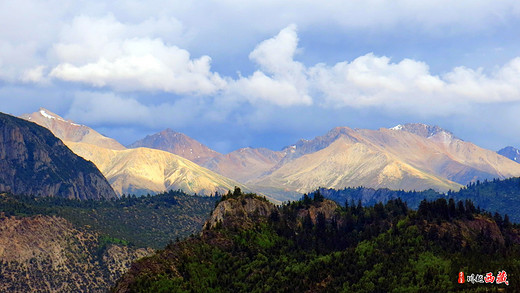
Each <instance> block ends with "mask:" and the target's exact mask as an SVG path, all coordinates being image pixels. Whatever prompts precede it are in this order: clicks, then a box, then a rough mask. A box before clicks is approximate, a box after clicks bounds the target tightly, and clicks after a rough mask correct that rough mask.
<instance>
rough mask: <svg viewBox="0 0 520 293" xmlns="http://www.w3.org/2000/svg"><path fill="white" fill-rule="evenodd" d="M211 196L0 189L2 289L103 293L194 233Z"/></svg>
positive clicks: (207, 211) (209, 206)
mask: <svg viewBox="0 0 520 293" xmlns="http://www.w3.org/2000/svg"><path fill="white" fill-rule="evenodd" d="M216 200H217V198H215V197H201V196H193V195H187V194H184V193H182V192H174V191H170V192H168V193H164V194H160V195H156V196H143V197H135V196H132V197H126V196H125V197H122V198H118V199H114V200H97V201H92V200H89V201H78V200H71V199H64V198H58V197H43V198H42V197H30V196H24V195H13V194H9V193H0V292H106V291H107V289H108V288H109V287H111V286H112V285H113V284H114V281H115V280H117V279H118V278H119V276H121V274H123V273H124V272H126V270H127V269H128V268H129V266H130V263H131V261H133V260H135V259H137V258H140V257H143V256H146V255H149V254H151V253H152V252H153V250H152V248H155V249H158V248H161V247H164V246H165V245H167V244H168V243H170V242H172V241H173V240H175V239H179V238H184V237H186V236H188V235H190V234H193V233H198V232H199V231H200V230H201V229H202V226H203V224H204V222H205V220H206V219H207V217H208V216H209V215H210V213H211V210H212V209H213V208H214V207H215V202H216Z"/></svg>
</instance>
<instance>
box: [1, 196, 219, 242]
mask: <svg viewBox="0 0 520 293" xmlns="http://www.w3.org/2000/svg"><path fill="white" fill-rule="evenodd" d="M217 199H218V198H215V197H208V196H193V195H188V194H185V193H183V192H180V191H169V192H167V193H162V194H158V195H154V196H141V197H135V196H131V197H126V196H125V197H121V198H118V199H116V200H100V201H77V200H69V199H62V198H53V197H46V198H36V197H28V196H23V195H13V194H7V193H6V194H0V211H2V212H3V213H4V214H5V215H6V216H17V217H27V216H37V215H48V216H58V217H61V218H64V219H66V220H67V221H69V222H70V223H72V224H73V225H74V226H75V227H80V228H85V229H88V230H89V231H93V232H95V233H99V234H101V235H105V236H108V237H111V238H117V239H121V241H124V242H127V243H130V244H132V245H135V246H137V247H151V248H155V249H159V248H161V247H164V246H165V245H166V244H168V242H170V241H172V240H174V239H176V238H184V237H187V236H188V235H190V234H193V233H198V232H199V231H200V230H201V229H202V226H203V225H204V222H205V221H206V219H207V217H208V215H209V214H210V213H211V211H212V210H213V208H214V207H215V202H216V201H217ZM5 241H8V240H5Z"/></svg>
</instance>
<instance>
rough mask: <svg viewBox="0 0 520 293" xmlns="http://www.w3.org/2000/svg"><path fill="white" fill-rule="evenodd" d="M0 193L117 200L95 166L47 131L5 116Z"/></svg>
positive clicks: (0, 122)
mask: <svg viewBox="0 0 520 293" xmlns="http://www.w3.org/2000/svg"><path fill="white" fill-rule="evenodd" d="M0 191H7V192H12V193H15V194H27V195H34V196H58V197H65V198H76V199H81V200H86V199H102V198H105V199H109V198H115V197H116V194H115V193H114V190H113V189H112V187H111V186H110V184H109V183H108V181H107V180H106V179H105V177H104V176H103V175H102V174H101V172H99V170H98V169H97V168H96V166H95V165H94V164H93V163H92V162H89V161H86V160H85V159H83V158H81V157H79V156H77V155H76V154H74V153H73V152H72V151H71V150H70V149H69V148H67V147H66V146H65V145H64V144H63V142H62V141H61V140H59V139H58V138H56V137H55V136H54V135H53V134H52V133H51V132H50V131H49V130H48V129H46V128H44V127H41V126H39V125H37V124H35V123H32V122H28V121H25V120H23V119H19V118H16V117H13V116H10V115H7V114H3V113H0Z"/></svg>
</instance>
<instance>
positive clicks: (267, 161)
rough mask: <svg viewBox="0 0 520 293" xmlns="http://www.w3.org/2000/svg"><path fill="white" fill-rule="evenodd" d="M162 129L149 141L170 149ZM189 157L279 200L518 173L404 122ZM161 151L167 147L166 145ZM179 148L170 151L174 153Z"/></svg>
mask: <svg viewBox="0 0 520 293" xmlns="http://www.w3.org/2000/svg"><path fill="white" fill-rule="evenodd" d="M171 135H175V136H176V137H179V134H177V133H175V132H172V131H163V132H161V133H160V135H159V134H156V135H153V136H150V137H154V140H153V142H154V143H153V144H146V143H145V141H144V140H141V141H140V143H139V144H138V145H140V146H146V147H151V148H159V149H162V150H165V151H168V150H169V149H173V148H174V147H172V146H169V143H168V142H171V141H173V139H172V138H170V137H169V136H171ZM182 145H185V146H189V154H190V156H192V157H197V158H206V160H201V159H198V161H197V162H198V163H199V164H201V165H202V166H205V167H207V168H208V169H211V170H213V171H215V172H217V173H219V174H222V175H224V176H227V177H229V178H233V179H235V180H237V181H239V182H242V183H244V184H245V185H246V186H249V187H250V188H252V189H254V190H257V191H262V192H264V193H266V194H273V195H274V196H275V197H277V198H278V199H281V200H286V199H291V198H292V197H294V196H295V194H301V193H305V192H309V191H312V190H314V189H316V188H319V187H327V188H344V187H356V186H367V187H372V188H391V189H403V190H425V189H429V188H432V189H435V190H438V191H443V192H445V191H448V190H450V189H451V190H458V189H459V188H461V187H462V186H464V185H466V184H468V183H469V182H474V181H476V180H485V179H493V178H508V177H512V176H520V168H519V167H520V166H519V165H518V164H515V163H514V162H511V161H510V160H508V159H507V158H505V157H504V156H502V155H500V154H497V153H495V152H493V151H491V150H487V149H484V148H480V147H478V146H477V145H475V144H473V143H470V142H465V141H463V140H461V139H460V138H457V137H456V136H454V135H453V134H452V133H451V132H449V131H447V130H444V129H442V128H440V127H438V126H429V125H425V124H419V123H409V124H404V125H398V126H396V127H393V128H390V129H386V128H381V129H379V130H368V129H351V128H348V127H337V128H334V129H332V130H331V131H329V132H328V133H326V134H325V135H323V136H318V137H316V138H314V139H312V140H300V141H298V142H296V143H295V144H293V145H290V146H288V147H286V148H284V149H283V150H281V151H272V150H268V149H262V148H258V149H255V148H243V149H239V150H236V151H233V152H231V153H229V154H225V155H224V154H218V153H216V152H211V154H212V156H211V157H209V156H207V155H206V154H208V149H209V148H207V147H204V148H203V152H202V153H201V154H198V153H197V152H196V151H194V150H196V148H193V147H191V146H192V145H193V144H186V143H183V144H182ZM166 146H169V147H168V148H167V147H166ZM187 152H188V151H187V149H183V148H182V147H179V146H176V147H175V153H176V154H179V155H182V153H187Z"/></svg>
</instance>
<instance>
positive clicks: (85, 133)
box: [21, 108, 248, 195]
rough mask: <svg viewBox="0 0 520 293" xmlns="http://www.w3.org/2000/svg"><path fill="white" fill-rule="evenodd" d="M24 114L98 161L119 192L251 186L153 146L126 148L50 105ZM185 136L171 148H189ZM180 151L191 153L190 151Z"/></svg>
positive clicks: (200, 190)
mask: <svg viewBox="0 0 520 293" xmlns="http://www.w3.org/2000/svg"><path fill="white" fill-rule="evenodd" d="M21 117H24V118H25V119H27V120H29V121H33V122H35V123H38V124H40V125H42V126H44V127H47V128H49V130H51V131H52V132H53V133H54V135H56V136H57V137H59V138H60V139H62V140H63V142H64V143H65V144H66V145H67V146H68V147H69V148H70V149H71V150H72V151H74V152H75V153H76V154H78V155H80V156H81V157H83V158H85V159H86V160H89V161H92V162H93V163H94V164H96V166H97V167H98V168H99V170H100V171H101V172H102V173H103V175H105V177H106V178H107V180H108V181H109V182H110V184H111V185H112V187H113V189H114V190H115V191H116V192H117V193H118V194H119V195H121V194H138V195H141V194H147V193H159V192H163V191H165V190H177V189H181V190H184V191H185V192H188V193H197V194H203V195H214V194H215V192H218V193H221V194H222V193H225V192H227V191H228V190H233V189H234V187H235V186H238V187H241V188H242V189H244V190H248V188H247V187H245V186H244V185H242V184H240V183H238V182H236V181H234V180H231V179H229V178H226V177H224V176H222V175H219V174H217V173H214V172H212V171H210V170H208V169H206V168H203V167H201V166H199V165H197V164H195V163H193V162H191V161H189V160H187V159H186V158H184V157H181V156H178V155H175V154H172V153H169V152H165V151H160V150H156V149H151V148H133V149H126V148H125V147H124V146H122V145H121V144H119V143H118V142H117V141H116V140H114V139H111V138H108V137H105V136H103V135H101V134H99V133H98V132H96V131H95V130H93V129H91V128H89V127H87V126H85V125H79V124H76V123H74V122H73V121H68V120H65V119H63V118H62V117H60V116H58V115H57V114H54V113H52V112H51V111H49V110H47V109H43V108H41V109H40V110H39V111H38V112H35V113H32V114H25V115H22V116H21ZM166 132H167V133H168V134H170V133H171V131H166ZM164 137H168V138H169V137H170V136H169V135H165V136H164ZM184 138H187V137H186V136H184V135H179V139H177V140H173V142H175V143H176V144H177V145H178V146H177V145H175V146H173V147H172V148H171V149H170V150H176V149H182V148H186V146H187V145H188V143H185V142H184V141H183V139H184ZM187 140H188V142H189V143H193V144H194V145H196V144H198V145H200V146H202V145H201V144H200V143H197V142H196V141H194V140H192V139H189V138H187ZM145 141H148V142H153V141H154V139H153V138H149V139H145ZM163 145H166V144H163ZM176 146H177V147H176ZM192 148H194V149H195V150H197V151H200V150H202V149H203V147H199V148H196V147H195V146H192ZM208 150H209V149H208ZM213 152H214V151H213ZM181 153H182V154H184V155H189V153H188V152H181ZM210 153H211V151H210ZM214 153H216V152H214Z"/></svg>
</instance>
